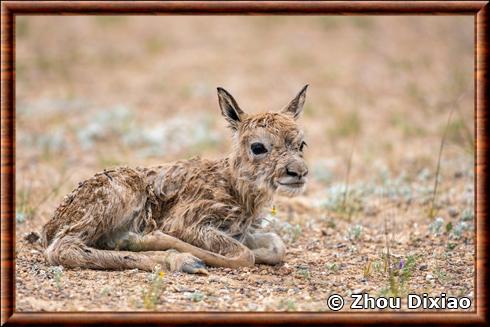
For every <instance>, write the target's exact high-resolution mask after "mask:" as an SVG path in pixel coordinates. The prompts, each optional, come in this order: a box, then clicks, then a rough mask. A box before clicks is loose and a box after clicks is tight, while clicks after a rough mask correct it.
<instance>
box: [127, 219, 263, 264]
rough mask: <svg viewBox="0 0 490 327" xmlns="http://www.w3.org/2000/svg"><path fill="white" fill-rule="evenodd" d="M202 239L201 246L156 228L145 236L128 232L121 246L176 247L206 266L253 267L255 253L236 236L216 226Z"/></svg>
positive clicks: (166, 248)
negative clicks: (232, 236)
mask: <svg viewBox="0 0 490 327" xmlns="http://www.w3.org/2000/svg"><path fill="white" fill-rule="evenodd" d="M198 234H199V235H202V238H203V239H202V240H198V241H197V242H198V244H199V245H201V246H202V247H198V246H195V245H192V244H190V243H187V242H184V241H182V240H180V239H178V238H175V237H173V236H170V235H168V234H165V233H163V232H161V231H154V232H152V233H149V234H146V235H143V236H141V235H137V234H134V233H130V234H128V236H127V238H126V239H125V240H124V241H123V242H122V243H121V245H122V248H127V249H131V250H132V251H162V250H168V249H175V250H177V251H179V252H183V253H190V254H192V255H193V256H195V257H197V258H199V259H201V260H203V261H204V262H205V263H206V264H207V265H209V266H214V267H226V268H236V267H244V266H253V264H254V255H253V253H252V251H250V250H249V249H248V248H247V247H245V246H244V245H243V244H241V243H240V242H238V241H236V240H235V239H233V238H231V237H229V236H227V235H225V234H223V233H221V232H219V231H217V230H215V229H213V228H207V229H206V231H201V232H200V233H198Z"/></svg>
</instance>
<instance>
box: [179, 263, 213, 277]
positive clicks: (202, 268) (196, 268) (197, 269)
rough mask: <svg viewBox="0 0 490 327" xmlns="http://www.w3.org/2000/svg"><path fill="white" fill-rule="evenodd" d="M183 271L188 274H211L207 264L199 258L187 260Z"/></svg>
mask: <svg viewBox="0 0 490 327" xmlns="http://www.w3.org/2000/svg"><path fill="white" fill-rule="evenodd" d="M182 271H183V272H186V273H188V274H203V275H209V273H208V271H207V270H206V265H205V264H204V262H203V261H201V260H199V259H197V261H194V262H186V263H184V264H183V265H182Z"/></svg>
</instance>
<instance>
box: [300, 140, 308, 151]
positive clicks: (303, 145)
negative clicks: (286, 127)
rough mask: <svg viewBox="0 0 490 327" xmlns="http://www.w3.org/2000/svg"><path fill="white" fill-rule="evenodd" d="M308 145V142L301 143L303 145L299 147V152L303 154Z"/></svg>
mask: <svg viewBox="0 0 490 327" xmlns="http://www.w3.org/2000/svg"><path fill="white" fill-rule="evenodd" d="M307 145H308V144H306V142H304V141H303V142H301V145H300V146H299V151H301V152H303V149H304V147H305V146H307Z"/></svg>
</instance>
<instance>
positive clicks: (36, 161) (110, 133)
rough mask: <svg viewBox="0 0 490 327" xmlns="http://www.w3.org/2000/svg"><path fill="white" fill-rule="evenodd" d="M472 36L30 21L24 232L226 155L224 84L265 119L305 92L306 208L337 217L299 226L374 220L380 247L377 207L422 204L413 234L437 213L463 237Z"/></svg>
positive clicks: (21, 175)
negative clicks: (65, 204) (114, 189)
mask: <svg viewBox="0 0 490 327" xmlns="http://www.w3.org/2000/svg"><path fill="white" fill-rule="evenodd" d="M473 32H474V29H473V17H470V16H459V17H457V16H455V17H449V16H445V17H435V16H407V17H400V16H397V17H390V16H379V17H375V16H370V17H367V16H366V17H354V16H351V17H336V16H310V17H306V16H305V17H294V16H284V17H282V16H277V17H270V16H269V17H235V16H233V17H231V16H230V17H226V16H220V17H216V16H214V17H207V16H192V17H189V16H159V17H143V16H141V17H136V16H135V17H128V16H125V17H123V16H85V17H83V16H65V17H61V16H57V17H53V16H42V17H29V16H20V17H17V18H16V191H17V198H16V210H17V211H16V220H17V231H18V232H22V233H24V232H26V231H30V230H40V228H41V226H42V224H44V223H45V222H46V221H47V220H48V219H49V218H50V216H51V214H52V212H53V210H54V209H55V208H56V205H57V204H58V203H59V202H60V201H61V199H62V197H63V196H64V195H65V194H66V193H68V192H69V191H71V190H72V189H73V188H74V187H76V186H77V185H78V182H79V181H81V180H83V179H86V178H88V177H90V176H92V175H93V174H94V173H95V172H97V171H100V170H102V169H104V168H109V167H112V166H116V165H129V166H150V165H156V164H159V163H162V162H167V161H172V160H177V159H182V158H189V157H191V156H195V155H201V156H202V157H207V158H219V157H222V156H223V155H224V154H226V153H227V152H228V151H230V149H231V147H230V144H231V137H230V135H231V133H230V131H228V130H227V129H226V124H225V121H224V119H223V118H222V116H221V114H220V111H219V107H218V101H217V95H216V87H217V86H222V87H224V88H225V89H227V90H228V91H229V92H230V93H231V94H233V96H234V97H235V98H236V99H237V101H238V103H239V104H240V106H241V107H242V108H243V109H244V110H245V111H247V112H250V113H254V112H261V111H268V110H279V109H280V108H281V107H282V106H283V105H285V104H287V103H288V102H289V101H290V100H291V99H292V98H293V97H294V96H295V95H296V93H297V92H298V91H299V90H300V89H301V87H302V86H303V85H305V84H310V88H309V90H308V94H307V100H306V105H305V111H304V114H303V117H302V118H301V120H300V124H301V125H302V126H303V128H304V130H305V133H306V141H307V143H308V147H307V150H306V158H307V161H308V164H309V167H310V171H311V172H312V174H311V183H310V185H309V189H308V191H307V193H306V194H305V196H304V197H303V198H301V201H303V202H302V204H303V206H306V207H308V206H310V207H312V208H316V209H317V208H322V210H324V211H322V212H321V213H317V212H316V211H315V212H316V213H315V216H314V217H313V215H310V216H309V217H313V218H314V219H317V218H318V217H320V218H318V219H320V220H313V218H311V219H312V222H309V220H308V219H306V220H305V218H302V219H301V220H298V221H294V219H293V218H291V217H289V218H287V219H288V221H289V222H290V223H291V226H296V225H295V224H297V225H298V226H300V228H302V230H311V228H312V226H313V227H314V226H316V225H315V224H320V225H321V226H327V227H328V226H330V227H332V225H331V224H330V223H329V222H328V221H330V220H328V219H331V217H334V218H335V217H337V218H338V219H342V217H344V214H345V213H346V212H347V214H348V217H347V218H348V219H347V220H345V221H346V227H345V229H344V230H343V231H342V230H340V231H339V233H340V234H342V235H344V234H345V233H348V234H349V235H350V236H352V235H354V236H355V235H357V234H359V233H360V232H359V228H358V227H356V226H358V225H357V224H358V222H356V219H358V220H359V221H361V220H360V219H365V217H367V216H373V215H374V218H372V220H370V221H369V222H367V221H366V220H363V222H362V224H364V228H365V229H364V231H366V230H369V224H370V223H372V224H373V225H371V227H372V228H373V229H375V230H377V231H380V233H381V236H382V234H383V233H382V229H378V228H377V227H376V226H381V225H382V220H379V219H378V220H376V216H375V215H376V212H378V211H379V210H380V209H379V208H377V206H378V204H379V202H373V201H370V200H369V199H370V197H372V196H373V195H376V194H378V195H379V194H380V193H383V194H384V195H387V196H388V197H390V199H391V200H393V201H394V203H395V204H399V203H400V202H403V203H405V204H410V208H409V209H407V211H406V214H407V215H409V216H410V219H411V220H406V221H409V222H411V223H413V222H415V223H417V224H419V225H420V224H422V222H426V225H427V226H432V225H429V224H433V222H432V221H431V220H424V219H426V215H425V214H424V212H427V211H426V210H428V209H427V208H428V204H429V206H430V205H431V204H432V205H433V204H434V202H436V203H435V205H434V207H435V208H436V209H437V210H438V212H437V214H436V213H434V214H432V213H431V214H430V216H431V218H435V217H436V216H441V217H442V218H441V219H443V221H444V224H448V223H449V222H451V228H452V226H453V225H454V226H455V227H456V226H458V225H457V224H458V223H460V222H462V220H461V219H463V218H462V216H461V213H463V212H467V213H468V212H469V213H470V214H472V212H473V197H474V188H473V184H474V176H473V165H474V150H473V146H474V136H473V135H474V105H473V92H474V85H473V78H474V76H473V69H474V63H473V60H474V59H473V58H474V57H473V46H474V43H473V42H474V35H473ZM449 116H451V117H450V120H449V123H448V118H449ZM441 141H443V143H444V148H443V153H442V156H441V157H440V158H439V151H440V147H441ZM439 159H440V160H439ZM438 162H439V169H437V167H438ZM437 171H439V172H437ZM436 175H437V177H436ZM436 178H437V179H438V180H439V185H438V195H437V200H436V201H433V197H432V195H433V191H434V180H435V179H436ZM298 201H299V200H298ZM431 201H432V203H431ZM316 209H315V210H316ZM452 209H454V210H456V211H457V212H458V215H457V216H453V215H452V214H451V212H452V213H454V211H451V210H452ZM465 210H466V211H465ZM325 217H327V218H325ZM328 217H330V218H328ZM339 217H340V218H339ZM344 218H345V217H344ZM322 219H323V220H322ZM325 219H327V220H328V221H327V220H325ZM451 219H453V221H451ZM466 219H467V220H468V217H466ZM470 219H472V216H471V218H470ZM402 220H403V221H404V223H405V222H406V221H405V219H402ZM460 220H461V221H460ZM326 221H327V222H326ZM421 221H422V222H421ZM354 223H355V224H354ZM322 224H323V225H322ZM329 224H330V225H329ZM352 224H354V225H352ZM360 224H361V223H360ZM337 225H338V222H337ZM349 226H350V227H349ZM373 226H374V227H373ZM410 226H412V225H410ZM446 226H447V225H446ZM330 227H329V228H330ZM356 228H357V229H356ZM428 228H429V227H428ZM430 228H432V227H430ZM439 228H440V226H439ZM461 228H463V227H461ZM464 228H466V227H464ZM345 230H348V232H345ZM296 232H297V230H296ZM296 232H295V230H294V229H292V232H291V233H293V234H294V233H296ZM305 233H306V232H305ZM352 233H353V234H352ZM373 233H374V232H373ZM351 234H352V235H351ZM375 234H376V233H375ZM301 235H303V234H301ZM305 235H307V234H305ZM362 235H364V234H362ZM362 235H361V236H360V237H361V238H362V237H363V236H362ZM293 236H294V235H293ZM350 236H349V237H350ZM357 236H359V235H357ZM357 236H356V237H357ZM470 262H471V260H470ZM470 284H471V283H470ZM471 287H472V286H471Z"/></svg>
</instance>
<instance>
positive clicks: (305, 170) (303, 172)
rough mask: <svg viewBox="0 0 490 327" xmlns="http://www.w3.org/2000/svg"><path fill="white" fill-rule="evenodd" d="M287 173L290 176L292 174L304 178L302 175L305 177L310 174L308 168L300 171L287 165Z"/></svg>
mask: <svg viewBox="0 0 490 327" xmlns="http://www.w3.org/2000/svg"><path fill="white" fill-rule="evenodd" d="M286 174H287V175H288V176H291V177H298V178H302V177H305V176H306V175H308V169H307V168H305V169H302V170H301V171H299V170H294V169H291V168H289V167H286Z"/></svg>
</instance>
